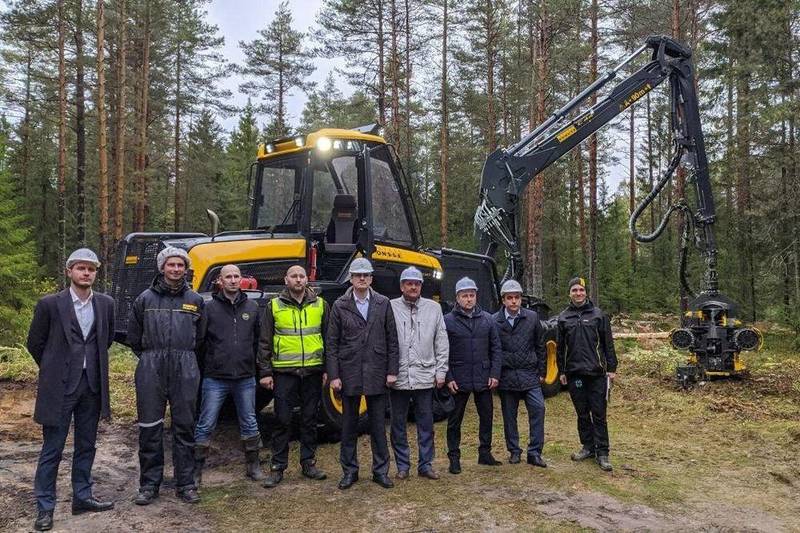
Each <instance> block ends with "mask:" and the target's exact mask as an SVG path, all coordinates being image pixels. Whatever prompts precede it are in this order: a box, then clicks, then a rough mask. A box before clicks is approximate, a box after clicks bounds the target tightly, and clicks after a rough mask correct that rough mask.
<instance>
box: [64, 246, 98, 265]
mask: <svg viewBox="0 0 800 533" xmlns="http://www.w3.org/2000/svg"><path fill="white" fill-rule="evenodd" d="M81 262H84V263H91V264H93V265H94V266H95V267H99V266H100V260H99V259H98V258H97V254H96V253H94V252H93V251H91V250H90V249H88V248H78V249H77V250H75V251H74V252H72V253H71V254H69V258H68V259H67V268H72V265H74V264H75V263H81Z"/></svg>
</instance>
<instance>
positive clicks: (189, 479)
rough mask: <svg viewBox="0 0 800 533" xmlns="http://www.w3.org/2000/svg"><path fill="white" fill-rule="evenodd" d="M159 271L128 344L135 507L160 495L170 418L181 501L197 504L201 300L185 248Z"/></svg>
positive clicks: (134, 311) (173, 252)
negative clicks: (189, 275) (135, 423)
mask: <svg viewBox="0 0 800 533" xmlns="http://www.w3.org/2000/svg"><path fill="white" fill-rule="evenodd" d="M156 261H157V264H158V270H159V273H158V275H157V276H156V278H155V279H154V280H153V284H152V286H151V287H150V288H149V289H146V290H145V291H144V292H142V294H140V295H139V296H138V297H137V298H136V300H134V302H133V306H132V308H131V315H130V318H129V319H128V344H129V345H130V347H131V349H132V350H133V353H135V354H136V356H137V357H138V358H139V362H138V364H137V365H136V374H135V378H134V379H135V382H136V412H137V416H138V419H139V468H140V473H139V494H138V495H137V496H136V500H135V503H136V504H137V505H148V504H150V503H152V502H153V501H154V500H155V499H156V498H157V497H158V491H159V488H160V487H161V481H162V479H163V477H164V415H165V412H166V409H167V402H169V410H170V414H171V417H172V439H173V444H172V462H173V464H174V466H175V478H176V479H175V484H176V492H177V494H178V497H180V498H181V499H182V500H183V501H185V502H187V503H198V502H199V501H200V496H199V495H198V494H197V487H196V486H195V483H194V476H193V473H194V423H195V414H196V410H197V392H198V389H199V387H200V369H199V368H198V366H197V355H196V349H197V344H198V341H199V339H200V338H201V333H200V322H201V321H200V315H201V312H202V310H203V298H202V297H201V296H200V295H199V294H197V293H196V292H194V291H193V290H191V289H190V288H189V285H188V283H187V282H186V270H187V269H188V268H189V255H188V254H187V253H186V251H185V250H182V249H180V248H174V247H171V246H170V247H167V248H164V249H163V250H161V252H159V254H158V257H157V258H156Z"/></svg>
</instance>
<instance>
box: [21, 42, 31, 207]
mask: <svg viewBox="0 0 800 533" xmlns="http://www.w3.org/2000/svg"><path fill="white" fill-rule="evenodd" d="M32 63H33V53H32V52H31V49H30V45H28V49H27V50H26V56H25V110H24V115H23V117H22V131H21V133H22V135H21V137H22V139H21V140H22V161H21V162H20V174H21V176H20V177H21V179H22V197H23V198H24V199H25V205H26V206H27V205H28V200H29V199H28V187H29V185H28V182H29V180H30V177H29V175H28V174H29V172H28V166H29V165H30V158H31V73H32V70H31V64H32Z"/></svg>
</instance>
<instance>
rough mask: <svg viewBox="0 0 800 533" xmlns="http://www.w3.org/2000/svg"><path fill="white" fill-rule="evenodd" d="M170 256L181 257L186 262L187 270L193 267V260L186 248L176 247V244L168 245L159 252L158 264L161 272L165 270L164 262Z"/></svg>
mask: <svg viewBox="0 0 800 533" xmlns="http://www.w3.org/2000/svg"><path fill="white" fill-rule="evenodd" d="M170 257H180V258H181V259H183V262H184V263H185V264H186V269H187V270H188V269H190V268H192V261H191V260H190V259H189V254H187V253H186V250H184V249H183V248H176V247H174V246H167V247H166V248H164V249H163V250H161V251H160V252H158V256H157V257H156V264H157V265H158V271H159V272H161V271H162V270H164V263H166V262H167V259H169V258H170Z"/></svg>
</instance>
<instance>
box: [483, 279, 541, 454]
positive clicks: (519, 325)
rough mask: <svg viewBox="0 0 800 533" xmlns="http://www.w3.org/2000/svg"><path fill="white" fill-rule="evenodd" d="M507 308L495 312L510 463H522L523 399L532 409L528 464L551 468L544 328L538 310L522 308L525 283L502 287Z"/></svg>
mask: <svg viewBox="0 0 800 533" xmlns="http://www.w3.org/2000/svg"><path fill="white" fill-rule="evenodd" d="M500 297H501V298H502V300H503V308H502V309H500V310H499V311H498V312H497V313H495V315H494V320H495V323H496V324H497V330H498V332H499V333H500V342H501V344H502V346H503V367H502V369H501V371H500V385H499V386H498V387H497V389H498V391H499V392H500V406H501V408H502V410H503V433H504V434H505V437H506V448H507V449H508V452H509V454H510V456H509V459H508V462H509V463H512V464H516V463H519V462H520V455H521V454H522V450H521V449H520V447H519V432H518V431H517V412H518V410H519V402H520V400H522V401H524V402H525V408H526V409H527V411H528V432H529V433H528V434H529V440H528V464H531V465H534V466H540V467H542V468H545V467H547V463H546V462H545V461H544V459H542V447H543V446H544V395H542V387H541V383H542V382H543V381H544V375H545V353H544V330H543V328H542V324H541V322H539V315H537V314H536V311H531V310H530V309H524V308H523V307H522V286H520V284H519V282H517V281H516V280H513V279H510V280H508V281H506V282H505V283H503V286H502V287H501V288H500Z"/></svg>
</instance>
